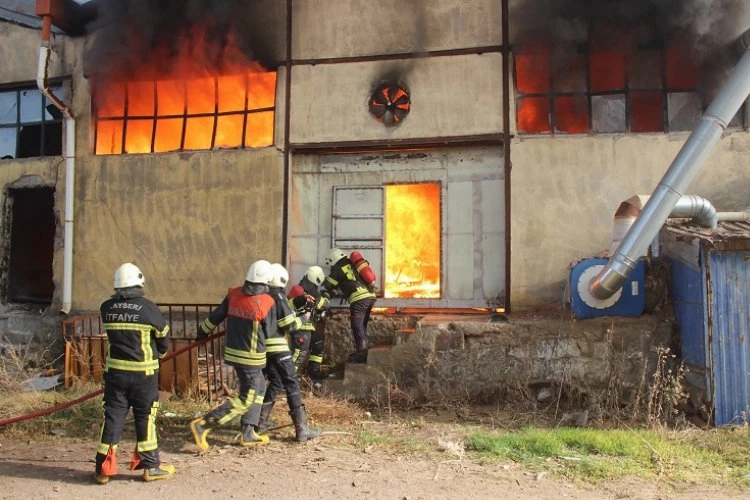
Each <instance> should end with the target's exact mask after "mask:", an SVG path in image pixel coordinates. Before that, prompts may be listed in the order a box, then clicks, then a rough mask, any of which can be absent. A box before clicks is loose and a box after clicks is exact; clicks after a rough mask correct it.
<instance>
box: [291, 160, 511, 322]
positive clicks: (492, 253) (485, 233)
mask: <svg viewBox="0 0 750 500" xmlns="http://www.w3.org/2000/svg"><path fill="white" fill-rule="evenodd" d="M502 154H503V152H502V148H499V147H494V148H473V149H461V150H448V151H427V152H417V153H403V154H398V153H389V154H380V155H378V154H366V155H332V156H304V155H303V156H295V157H294V162H293V167H292V192H291V198H292V200H295V202H294V205H293V209H292V213H291V222H290V238H291V239H290V259H291V266H290V275H291V281H292V282H293V283H296V282H297V281H299V279H300V278H301V277H302V275H303V274H304V272H305V270H306V269H307V267H308V266H310V265H315V264H318V265H320V264H321V263H322V262H323V257H324V256H325V255H326V253H327V252H328V250H329V249H330V248H331V240H332V239H331V233H332V229H331V221H332V219H333V217H332V206H333V188H334V187H335V186H376V187H381V186H384V185H387V184H397V183H418V182H439V183H440V184H441V203H442V215H441V228H440V229H441V255H442V263H441V277H442V282H441V288H442V293H441V298H440V299H430V300H427V299H422V300H419V299H410V300H407V301H404V300H400V301H399V300H396V299H381V300H379V302H378V304H379V305H384V306H385V305H389V306H406V305H407V304H408V305H410V306H412V307H420V306H421V307H488V306H494V307H498V306H501V305H502V304H503V303H504V297H505V267H504V262H505V246H504V242H505V217H504V202H503V199H504V182H503V177H504V170H503V158H502ZM402 229H403V231H406V232H418V231H420V228H419V227H404V228H402ZM379 279H382V278H379ZM379 284H380V286H381V287H382V281H380V282H379Z"/></svg>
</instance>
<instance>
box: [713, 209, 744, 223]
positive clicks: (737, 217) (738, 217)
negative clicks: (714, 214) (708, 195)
mask: <svg viewBox="0 0 750 500" xmlns="http://www.w3.org/2000/svg"><path fill="white" fill-rule="evenodd" d="M718 219H719V220H728V221H744V220H750V208H748V209H747V210H745V211H744V212H719V214H718Z"/></svg>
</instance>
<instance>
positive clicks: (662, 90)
mask: <svg viewBox="0 0 750 500" xmlns="http://www.w3.org/2000/svg"><path fill="white" fill-rule="evenodd" d="M600 47H604V44H602V43H599V44H594V43H593V42H592V41H591V40H589V42H588V44H583V45H580V46H575V47H573V46H571V47H558V46H556V47H555V48H554V51H553V50H552V49H550V48H547V49H545V48H540V47H539V46H534V47H523V46H521V47H519V49H518V50H517V51H516V54H515V84H516V92H517V98H516V120H517V121H516V124H517V128H518V132H519V133H521V134H549V133H555V134H586V133H624V132H635V133H645V132H670V131H687V130H692V129H693V128H694V127H695V125H696V124H697V123H698V121H699V120H700V117H701V115H702V113H703V111H704V109H705V105H706V100H707V99H706V96H705V89H704V88H703V85H704V83H705V82H704V81H703V79H702V75H701V68H700V67H698V66H697V65H696V64H695V62H694V59H692V58H691V57H690V54H688V53H685V52H684V51H682V50H679V49H677V48H674V47H667V48H654V47H653V46H652V45H646V46H644V47H643V48H640V47H639V48H638V49H637V50H633V49H630V50H628V51H625V50H619V49H617V48H615V47H606V48H600ZM741 116H742V113H738V116H736V117H735V119H733V120H732V122H731V123H730V126H740V125H741V124H742V120H741Z"/></svg>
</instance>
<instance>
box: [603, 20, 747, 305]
mask: <svg viewBox="0 0 750 500" xmlns="http://www.w3.org/2000/svg"><path fill="white" fill-rule="evenodd" d="M740 43H741V44H742V46H743V48H744V49H745V52H744V54H743V56H742V58H741V59H740V61H739V63H737V66H736V67H735V68H734V70H733V71H732V73H731V74H730V75H729V78H728V80H727V82H726V83H725V84H724V85H723V86H722V88H721V90H720V91H719V93H718V94H717V95H716V98H715V99H714V101H713V102H712V103H711V105H710V106H709V107H708V109H707V110H706V112H705V113H704V114H703V116H702V117H701V119H700V120H699V121H698V125H697V126H696V127H695V129H694V130H693V132H692V133H691V134H690V136H689V137H688V138H687V141H685V144H684V145H683V146H682V149H680V152H679V153H678V154H677V157H675V159H674V161H673V162H672V164H671V165H670V167H669V169H668V170H667V172H666V173H665V174H664V177H663V178H662V179H661V181H659V184H658V186H657V187H656V189H655V190H654V192H653V194H651V197H650V198H649V200H648V202H647V203H646V206H645V207H643V211H642V212H641V214H640V215H639V216H638V218H637V219H636V220H635V222H634V223H633V226H632V227H631V228H630V229H629V230H628V232H627V234H626V235H625V237H624V238H623V240H622V242H621V243H620V245H619V246H618V247H617V249H616V250H615V252H614V254H613V255H612V257H610V259H609V261H608V262H607V264H606V265H605V266H604V268H603V269H602V270H601V271H600V272H599V274H598V275H597V276H595V277H594V278H593V279H592V280H591V282H590V283H589V290H590V292H591V295H593V296H594V297H596V298H597V299H601V300H605V299H608V298H610V297H611V296H612V295H614V294H615V293H617V291H618V290H619V289H620V287H622V284H623V283H624V282H625V280H626V279H627V278H628V276H630V273H631V272H632V271H633V269H635V266H636V263H637V261H638V258H639V256H640V255H643V254H644V253H645V252H646V249H647V248H648V246H649V245H650V244H651V242H652V241H653V239H654V238H655V237H656V235H657V234H658V233H659V229H660V228H661V227H662V225H664V222H666V220H667V218H668V217H669V215H670V214H671V213H672V211H673V210H674V208H675V206H676V205H677V202H678V201H679V199H680V197H681V196H682V195H683V193H684V192H685V190H686V189H687V188H688V186H689V185H690V183H691V182H692V180H693V178H694V177H695V175H696V174H697V172H698V169H699V168H700V166H701V164H702V163H703V161H704V160H705V159H706V157H708V155H709V153H710V152H711V149H712V148H713V146H714V145H715V144H716V143H717V142H718V140H719V139H720V138H721V134H722V132H723V131H724V129H726V127H727V124H728V123H729V121H730V120H731V119H732V117H734V115H735V114H737V111H738V110H739V109H740V106H742V103H743V102H744V101H745V100H746V99H747V98H748V95H750V50H747V49H748V48H749V47H750V30H748V31H747V32H745V33H744V34H743V35H742V37H741V38H740Z"/></svg>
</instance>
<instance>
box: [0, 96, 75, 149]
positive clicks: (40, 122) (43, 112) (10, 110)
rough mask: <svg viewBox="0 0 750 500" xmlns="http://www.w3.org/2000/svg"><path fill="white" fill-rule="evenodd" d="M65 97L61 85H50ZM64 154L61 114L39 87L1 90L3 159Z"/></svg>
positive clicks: (0, 142) (0, 130)
mask: <svg viewBox="0 0 750 500" xmlns="http://www.w3.org/2000/svg"><path fill="white" fill-rule="evenodd" d="M50 90H51V91H52V93H53V94H54V95H55V96H57V97H59V98H60V99H62V94H63V90H62V86H61V85H54V86H51V87H50ZM61 154H62V114H61V113H60V112H59V111H58V110H57V108H55V107H54V105H53V104H52V103H51V102H50V101H49V100H48V99H47V98H46V97H44V96H43V95H42V93H41V92H40V91H39V89H37V88H36V87H21V88H17V89H10V90H0V159H4V160H7V159H13V158H32V157H36V156H57V155H61Z"/></svg>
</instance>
